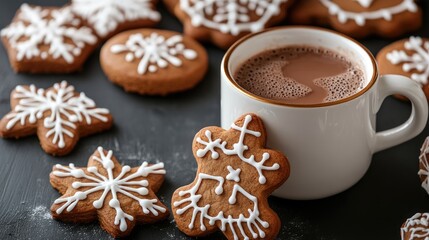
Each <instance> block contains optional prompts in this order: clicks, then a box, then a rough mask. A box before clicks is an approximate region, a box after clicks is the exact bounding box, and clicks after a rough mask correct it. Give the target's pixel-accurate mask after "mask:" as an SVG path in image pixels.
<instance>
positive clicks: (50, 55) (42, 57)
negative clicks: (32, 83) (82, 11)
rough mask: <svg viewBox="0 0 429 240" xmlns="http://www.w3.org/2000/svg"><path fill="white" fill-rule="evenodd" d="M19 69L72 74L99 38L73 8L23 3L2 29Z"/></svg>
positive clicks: (20, 70) (14, 67) (12, 63)
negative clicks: (73, 11) (10, 21)
mask: <svg viewBox="0 0 429 240" xmlns="http://www.w3.org/2000/svg"><path fill="white" fill-rule="evenodd" d="M0 35H1V38H2V41H3V44H4V46H5V47H6V50H7V53H8V55H9V61H10V64H11V66H12V68H13V69H14V70H15V71H16V72H30V73H68V72H73V71H77V70H80V69H81V67H82V65H83V63H84V62H85V60H86V59H87V58H88V56H89V55H90V54H91V53H92V51H93V50H94V49H95V48H96V45H97V42H98V38H97V36H96V35H95V33H93V31H92V30H91V28H89V27H86V26H84V25H83V23H82V20H81V19H80V18H79V17H77V16H76V15H74V14H73V13H72V11H71V8H70V7H63V8H56V7H40V6H30V5H28V4H23V5H21V7H20V9H19V11H18V12H17V13H16V15H15V18H14V19H13V20H12V23H11V24H10V25H9V26H7V27H6V28H4V29H2V30H1V32H0Z"/></svg>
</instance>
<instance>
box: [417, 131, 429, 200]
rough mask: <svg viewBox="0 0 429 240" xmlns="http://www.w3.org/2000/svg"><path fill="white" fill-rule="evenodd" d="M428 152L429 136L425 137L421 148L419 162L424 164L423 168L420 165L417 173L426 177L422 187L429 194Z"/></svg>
mask: <svg viewBox="0 0 429 240" xmlns="http://www.w3.org/2000/svg"><path fill="white" fill-rule="evenodd" d="M427 154H429V137H427V138H426V139H425V142H424V143H423V145H422V148H421V149H420V156H419V163H420V165H421V166H423V169H422V167H420V170H419V171H418V173H417V174H418V175H419V176H420V177H423V178H424V181H422V188H423V189H424V190H426V192H427V193H428V194H429V161H428V159H427V157H426V155H427Z"/></svg>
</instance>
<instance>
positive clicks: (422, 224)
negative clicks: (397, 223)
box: [401, 213, 429, 240]
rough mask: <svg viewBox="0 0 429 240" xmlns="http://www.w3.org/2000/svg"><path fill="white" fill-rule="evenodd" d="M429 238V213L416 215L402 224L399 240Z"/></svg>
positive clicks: (422, 239) (424, 239)
mask: <svg viewBox="0 0 429 240" xmlns="http://www.w3.org/2000/svg"><path fill="white" fill-rule="evenodd" d="M428 238H429V213H416V214H415V215H414V216H412V217H411V218H409V219H407V221H406V222H405V223H404V224H402V227H401V240H427V239H428Z"/></svg>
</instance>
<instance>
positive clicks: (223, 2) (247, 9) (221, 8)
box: [180, 0, 287, 35]
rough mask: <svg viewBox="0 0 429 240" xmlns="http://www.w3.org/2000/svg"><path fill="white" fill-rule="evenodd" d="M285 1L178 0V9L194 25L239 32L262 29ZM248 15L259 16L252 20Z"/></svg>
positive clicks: (236, 33)
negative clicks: (186, 15) (189, 18)
mask: <svg viewBox="0 0 429 240" xmlns="http://www.w3.org/2000/svg"><path fill="white" fill-rule="evenodd" d="M284 2H287V0H180V8H181V9H182V10H183V11H184V12H185V13H186V14H188V15H189V16H190V17H191V21H192V25H194V26H196V27H199V26H204V27H207V28H211V29H216V30H219V31H221V32H222V33H231V34H232V35H238V34H240V33H241V32H244V31H250V32H257V31H260V30H262V29H263V28H264V26H265V24H266V23H267V22H268V21H269V20H270V19H271V17H273V16H275V15H278V14H279V13H280V5H281V4H282V3H284ZM250 14H255V15H256V16H258V19H257V20H255V21H252V20H251V19H250Z"/></svg>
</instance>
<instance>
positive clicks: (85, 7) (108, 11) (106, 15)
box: [71, 0, 161, 37]
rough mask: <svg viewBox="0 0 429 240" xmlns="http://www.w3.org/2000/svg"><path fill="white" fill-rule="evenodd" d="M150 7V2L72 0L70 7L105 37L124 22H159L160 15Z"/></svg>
mask: <svg viewBox="0 0 429 240" xmlns="http://www.w3.org/2000/svg"><path fill="white" fill-rule="evenodd" d="M152 5H153V3H152V0H73V1H72V5H71V6H72V9H73V11H74V12H75V13H76V14H77V15H79V16H81V17H82V18H83V19H85V20H87V21H88V22H89V23H90V24H91V25H92V26H93V27H94V29H95V31H96V32H97V34H98V35H99V36H101V37H105V36H107V35H108V34H109V33H111V32H113V31H114V30H115V29H116V28H117V27H118V25H119V24H121V23H124V22H125V21H135V20H140V19H148V20H151V21H159V20H160V19H161V15H160V14H159V13H158V12H157V11H154V10H152V8H151V7H152Z"/></svg>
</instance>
